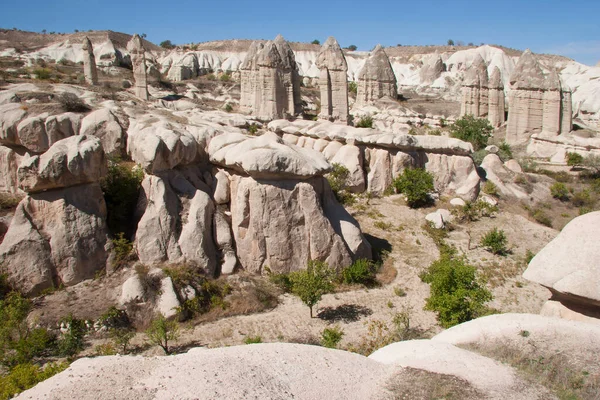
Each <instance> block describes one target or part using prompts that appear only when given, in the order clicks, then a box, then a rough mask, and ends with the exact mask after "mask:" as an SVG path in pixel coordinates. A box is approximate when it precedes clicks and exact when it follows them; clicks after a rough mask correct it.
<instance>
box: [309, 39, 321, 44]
mask: <svg viewBox="0 0 600 400" xmlns="http://www.w3.org/2000/svg"><path fill="white" fill-rule="evenodd" d="M311 43H312V44H321V42H320V41H319V40H317V39H315V40H313V41H312V42H311Z"/></svg>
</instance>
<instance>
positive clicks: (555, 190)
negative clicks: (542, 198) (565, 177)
mask: <svg viewBox="0 0 600 400" xmlns="http://www.w3.org/2000/svg"><path fill="white" fill-rule="evenodd" d="M550 194H551V195H552V197H554V198H555V199H558V200H560V201H567V200H569V189H567V186H566V185H565V184H564V183H561V182H556V183H554V184H552V186H550Z"/></svg>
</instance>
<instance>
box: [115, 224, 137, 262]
mask: <svg viewBox="0 0 600 400" xmlns="http://www.w3.org/2000/svg"><path fill="white" fill-rule="evenodd" d="M111 242H112V245H113V252H114V255H115V258H114V260H113V262H112V267H113V269H114V270H115V271H116V270H117V269H119V268H121V267H122V266H124V265H127V263H128V262H129V261H133V260H134V259H135V257H134V255H135V253H134V252H133V243H132V242H131V241H130V240H127V238H125V234H124V233H123V232H119V233H118V234H117V237H116V238H115V239H112V240H111Z"/></svg>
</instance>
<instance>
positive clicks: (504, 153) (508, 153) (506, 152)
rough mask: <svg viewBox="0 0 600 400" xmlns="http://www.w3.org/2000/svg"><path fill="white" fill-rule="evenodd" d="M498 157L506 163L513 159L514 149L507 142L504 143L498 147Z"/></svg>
mask: <svg viewBox="0 0 600 400" xmlns="http://www.w3.org/2000/svg"><path fill="white" fill-rule="evenodd" d="M498 149H499V151H498V157H500V158H501V159H502V161H504V162H506V161H508V160H510V159H511V158H513V154H512V149H511V148H510V145H509V144H508V143H506V142H502V143H500V144H499V145H498Z"/></svg>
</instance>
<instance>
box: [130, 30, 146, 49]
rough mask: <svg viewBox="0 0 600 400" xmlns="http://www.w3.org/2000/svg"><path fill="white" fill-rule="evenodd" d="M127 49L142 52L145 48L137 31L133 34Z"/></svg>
mask: <svg viewBox="0 0 600 400" xmlns="http://www.w3.org/2000/svg"><path fill="white" fill-rule="evenodd" d="M127 50H128V51H130V52H140V51H143V50H144V44H143V43H142V38H141V37H140V36H139V35H138V34H137V33H136V34H135V35H133V37H132V38H131V40H130V41H129V42H128V43H127Z"/></svg>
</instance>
